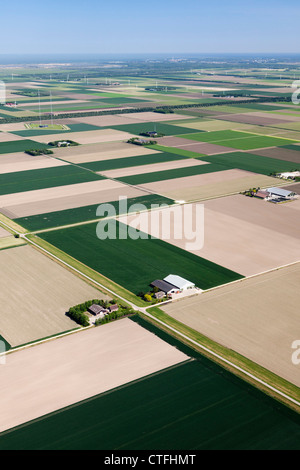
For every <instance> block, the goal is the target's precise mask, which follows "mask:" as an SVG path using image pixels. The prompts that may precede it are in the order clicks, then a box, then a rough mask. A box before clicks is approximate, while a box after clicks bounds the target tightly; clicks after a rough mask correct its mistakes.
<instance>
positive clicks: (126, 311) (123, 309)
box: [95, 305, 138, 326]
mask: <svg viewBox="0 0 300 470" xmlns="http://www.w3.org/2000/svg"><path fill="white" fill-rule="evenodd" d="M137 313H138V312H137V311H136V310H134V309H133V308H131V307H127V306H125V305H119V310H118V311H117V312H112V313H108V314H107V315H105V316H104V317H103V318H99V320H96V322H95V325H96V326H99V325H105V323H110V322H111V321H114V320H118V319H119V318H124V317H127V316H129V315H135V314H137Z"/></svg>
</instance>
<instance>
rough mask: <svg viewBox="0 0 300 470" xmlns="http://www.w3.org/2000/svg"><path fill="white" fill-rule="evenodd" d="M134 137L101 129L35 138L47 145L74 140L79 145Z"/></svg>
mask: <svg viewBox="0 0 300 470" xmlns="http://www.w3.org/2000/svg"><path fill="white" fill-rule="evenodd" d="M132 136H133V135H132V134H129V133H128V132H121V131H117V130H114V129H100V130H97V131H86V132H72V134H70V133H69V134H52V135H51V136H49V135H40V136H34V140H35V141H36V142H41V143H45V144H47V143H48V142H54V141H56V140H60V141H62V140H68V139H70V140H73V141H74V142H77V143H78V144H96V143H98V142H115V141H126V140H128V139H130V138H131V137H132Z"/></svg>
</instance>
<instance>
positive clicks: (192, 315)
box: [163, 263, 300, 387]
mask: <svg viewBox="0 0 300 470" xmlns="http://www.w3.org/2000/svg"><path fill="white" fill-rule="evenodd" d="M299 283H300V264H299V263H298V264H297V265H293V266H290V267H287V268H283V269H280V270H278V271H274V272H270V273H267V274H263V275H260V276H258V277H255V278H251V279H245V280H243V281H241V282H239V283H236V284H234V285H228V286H225V287H221V288H219V289H216V290H214V291H211V292H206V293H204V294H201V295H198V296H197V297H190V298H187V299H184V300H182V301H179V302H175V303H172V304H169V305H165V306H164V307H163V310H164V311H165V312H166V313H167V314H168V315H170V316H171V317H174V318H176V319H177V320H179V321H180V322H182V323H184V324H186V325H188V326H189V327H191V328H193V329H195V330H197V331H199V332H200V333H202V334H204V335H205V336H207V337H209V338H211V339H212V340H214V341H216V342H218V343H220V344H222V345H224V346H226V347H227V348H230V349H232V350H234V351H236V352H238V353H239V354H241V355H243V356H245V357H247V358H249V359H251V360H252V361H254V362H256V363H257V364H259V365H261V366H263V367H265V368H266V369H268V370H270V371H272V372H274V373H275V374H277V375H279V376H280V377H283V378H284V379H286V380H288V381H289V382H291V383H293V384H295V385H297V386H298V387H299V386H300V375H299V366H296V365H294V364H293V363H292V358H291V356H292V353H293V349H292V348H291V346H292V343H293V341H295V340H296V339H299V307H298V303H297V293H298V290H299Z"/></svg>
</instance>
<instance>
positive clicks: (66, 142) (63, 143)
mask: <svg viewBox="0 0 300 470" xmlns="http://www.w3.org/2000/svg"><path fill="white" fill-rule="evenodd" d="M48 145H51V146H52V147H75V146H76V145H79V144H78V143H77V142H74V141H73V140H55V141H54V142H49V144H48Z"/></svg>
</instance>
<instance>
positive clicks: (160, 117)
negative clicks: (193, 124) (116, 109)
mask: <svg viewBox="0 0 300 470" xmlns="http://www.w3.org/2000/svg"><path fill="white" fill-rule="evenodd" d="M120 116H122V115H120ZM129 116H130V118H131V119H137V120H138V121H148V122H153V121H176V120H177V119H179V120H181V119H190V116H185V115H183V114H175V113H174V114H161V113H154V112H152V111H146V112H144V113H130V114H129Z"/></svg>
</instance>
